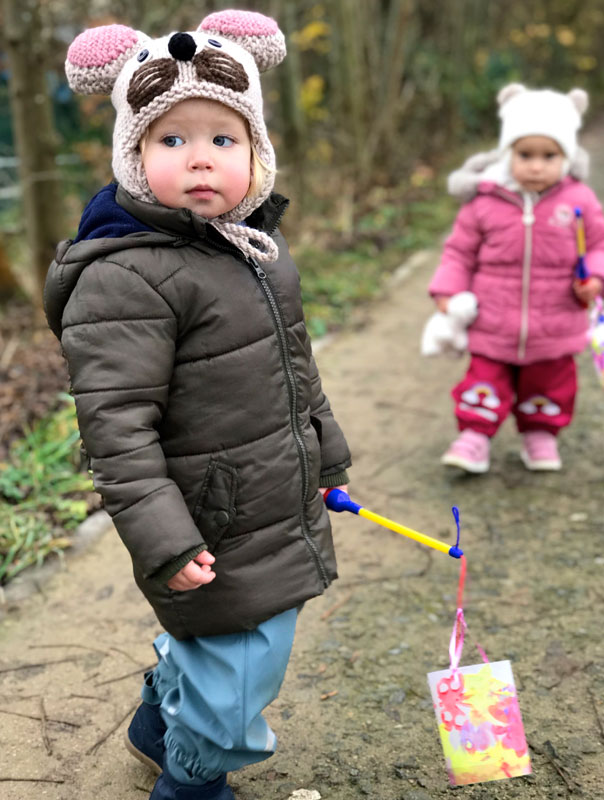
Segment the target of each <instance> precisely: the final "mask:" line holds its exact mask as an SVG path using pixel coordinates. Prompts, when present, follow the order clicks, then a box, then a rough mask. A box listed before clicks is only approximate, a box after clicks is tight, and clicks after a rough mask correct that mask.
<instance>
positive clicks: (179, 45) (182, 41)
mask: <svg viewBox="0 0 604 800" xmlns="http://www.w3.org/2000/svg"><path fill="white" fill-rule="evenodd" d="M168 50H169V51H170V55H171V56H172V58H177V59H178V60H179V61H190V60H191V59H192V58H193V56H194V55H195V51H196V50H197V45H196V44H195V39H194V38H193V37H192V36H191V34H190V33H175V34H174V35H173V36H171V37H170V41H169V42H168Z"/></svg>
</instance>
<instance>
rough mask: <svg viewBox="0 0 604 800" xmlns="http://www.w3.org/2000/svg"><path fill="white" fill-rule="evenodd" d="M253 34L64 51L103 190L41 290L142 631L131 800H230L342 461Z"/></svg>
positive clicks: (326, 528) (321, 553) (259, 732)
mask: <svg viewBox="0 0 604 800" xmlns="http://www.w3.org/2000/svg"><path fill="white" fill-rule="evenodd" d="M284 56H285V43H284V38H283V35H282V33H281V31H280V30H279V28H278V26H277V24H276V23H275V21H274V20H272V19H270V18H268V17H265V16H263V15H261V14H256V13H253V12H243V11H222V12H218V13H216V14H211V15H210V16H209V17H207V18H206V19H204V20H203V21H202V23H201V24H200V26H199V28H198V29H197V30H195V31H190V32H179V33H174V34H171V35H169V36H166V37H164V38H160V39H152V38H150V37H149V36H146V35H145V34H142V33H140V32H139V31H135V30H132V29H131V28H128V27H126V26H123V25H109V26H101V27H99V28H92V29H89V30H86V31H84V32H83V33H82V34H80V35H79V36H78V37H77V38H76V39H75V41H74V42H73V44H72V45H71V47H70V48H69V52H68V55H67V62H66V72H67V75H68V79H69V82H70V85H71V87H72V88H73V89H74V90H75V91H78V92H81V93H106V94H107V93H109V92H111V96H112V102H113V105H114V106H115V109H116V112H117V114H116V123H115V129H114V144H113V170H114V173H115V177H116V179H117V183H113V184H110V185H109V186H107V187H105V188H104V189H102V190H101V191H100V192H99V193H98V194H97V195H96V197H95V198H93V200H92V201H91V202H90V203H89V205H88V207H87V208H86V210H85V212H84V214H83V216H82V220H81V223H80V228H79V231H78V234H77V237H76V239H75V241H67V242H63V243H61V244H60V245H59V247H58V249H57V255H56V260H55V261H54V262H53V264H52V265H51V268H50V270H49V274H48V279H47V284H46V288H45V309H46V314H47V317H48V321H49V324H50V327H51V328H52V330H53V331H54V333H55V334H56V335H57V336H58V337H59V338H60V340H61V344H62V347H63V350H64V353H65V355H66V358H67V361H68V365H69V371H70V376H71V381H72V385H73V393H74V397H75V400H76V407H77V413H78V421H79V425H80V431H81V434H82V439H83V441H84V444H85V447H86V450H87V452H88V455H89V458H90V464H91V468H92V471H93V474H94V481H95V486H96V488H97V490H98V491H99V492H100V493H101V494H102V495H103V498H104V502H105V507H106V509H107V511H108V512H109V514H110V515H111V516H112V518H113V521H114V523H115V526H116V528H117V530H118V532H119V534H120V537H121V538H122V540H123V542H124V544H125V545H126V547H127V548H128V550H129V552H130V555H131V557H132V562H133V568H134V577H135V580H136V582H137V584H138V586H139V588H140V589H141V591H142V592H143V594H144V595H145V597H146V598H147V600H148V601H149V603H150V604H151V606H152V607H153V609H154V611H155V614H156V616H157V618H158V620H159V622H160V623H161V624H162V626H163V627H164V628H165V630H166V632H165V633H163V634H161V635H160V636H159V637H158V638H157V639H156V640H155V643H154V646H155V649H156V652H157V657H158V664H157V667H156V668H155V669H154V670H153V671H152V672H151V673H149V674H148V675H147V676H145V682H144V687H143V691H142V696H143V703H142V704H141V706H140V707H139V709H138V711H137V712H136V714H135V716H134V719H133V720H132V722H131V724H130V727H129V729H128V734H127V746H128V748H129V749H130V751H131V752H132V753H133V754H134V755H135V756H136V757H137V758H139V759H140V760H142V761H144V762H145V763H147V764H149V765H151V766H152V767H153V768H154V769H155V770H156V771H158V772H161V775H160V776H159V778H158V779H157V782H156V784H155V786H154V788H153V791H152V793H151V798H152V800H174V798H176V797H178V798H180V799H181V800H187V799H188V798H190V800H193V798H194V800H203V799H204V798H206V799H207V800H210V798H211V799H212V800H232V798H233V793H232V791H231V789H230V788H229V786H228V784H227V783H226V773H227V772H229V771H231V770H235V769H238V768H239V767H242V766H244V765H245V764H250V763H253V762H256V761H261V760H263V759H265V758H268V757H269V756H270V755H271V754H272V753H273V752H274V750H275V747H276V739H275V735H274V733H273V731H272V730H271V729H270V728H269V726H268V725H267V723H266V722H265V720H264V719H263V717H262V711H263V709H264V708H265V707H266V706H267V705H268V704H269V703H270V702H271V701H272V700H273V699H274V698H275V697H276V696H277V694H278V692H279V688H280V685H281V682H282V680H283V676H284V673H285V669H286V666H287V662H288V659H289V655H290V649H291V646H292V640H293V636H294V629H295V624H296V618H297V615H298V611H299V609H300V608H301V606H302V605H303V603H304V602H305V601H306V600H309V599H310V598H312V597H314V596H316V595H319V594H321V593H322V592H323V591H324V590H325V589H326V587H327V586H328V585H329V584H330V583H331V581H332V580H334V579H335V578H336V577H337V575H336V562H335V556H334V550H333V543H332V539H331V529H330V523H329V515H328V513H327V510H326V508H325V505H324V502H323V499H322V494H323V493H324V492H325V491H326V489H327V488H330V487H334V486H345V485H346V483H347V474H346V469H347V467H348V466H349V465H350V454H349V451H348V447H347V445H346V441H345V439H344V437H343V435H342V432H341V431H340V428H339V426H338V425H337V423H336V421H335V419H334V417H333V414H332V412H331V409H330V405H329V402H328V400H327V398H326V396H325V394H324V393H323V391H322V388H321V381H320V378H319V374H318V371H317V367H316V364H315V361H314V359H313V357H312V352H311V345H310V340H309V336H308V333H307V331H306V327H305V323H304V315H303V312H302V303H301V294H300V286H299V276H298V272H297V270H296V267H295V265H294V263H293V261H292V260H291V258H290V256H289V254H288V250H287V245H286V243H285V241H284V239H283V237H282V235H281V234H280V232H279V229H278V225H279V222H280V220H281V217H282V216H283V214H284V212H285V210H286V207H287V200H286V199H285V198H283V197H281V196H280V195H277V194H275V193H273V192H272V188H273V183H274V174H275V169H274V163H275V162H274V153H273V148H272V146H271V143H270V140H269V138H268V134H267V131H266V127H265V123H264V119H263V112H262V93H261V88H260V78H259V70H265V69H268V68H269V67H272V66H275V65H276V64H278V63H279V62H280V61H281V60H282V59H283V57H284Z"/></svg>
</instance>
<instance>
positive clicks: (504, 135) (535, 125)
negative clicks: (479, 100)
mask: <svg viewBox="0 0 604 800" xmlns="http://www.w3.org/2000/svg"><path fill="white" fill-rule="evenodd" d="M497 102H498V103H499V116H500V117H501V134H500V136H499V148H500V150H505V149H507V148H508V147H510V146H511V145H512V144H514V142H515V141H517V140H518V139H521V138H522V137H523V136H547V137H549V138H550V139H553V140H554V141H555V142H558V144H559V145H560V147H561V148H562V150H563V151H564V154H565V156H566V158H567V159H569V161H572V160H573V159H574V157H575V154H576V152H577V131H578V130H579V128H580V127H581V115H582V114H583V113H584V112H585V110H586V109H587V105H588V97H587V92H584V91H583V89H571V91H570V92H569V93H568V94H561V93H560V92H554V91H553V90H552V89H527V88H526V86H523V85H522V84H521V83H511V84H509V85H508V86H505V87H504V88H503V89H501V91H500V92H499V94H498V95H497Z"/></svg>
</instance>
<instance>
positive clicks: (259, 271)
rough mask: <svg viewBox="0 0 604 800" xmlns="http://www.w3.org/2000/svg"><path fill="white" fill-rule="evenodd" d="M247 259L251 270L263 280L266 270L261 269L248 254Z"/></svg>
mask: <svg viewBox="0 0 604 800" xmlns="http://www.w3.org/2000/svg"><path fill="white" fill-rule="evenodd" d="M248 261H249V263H250V264H251V266H252V267H253V270H254V272H255V273H256V275H257V276H258V279H259V280H261V281H263V280H264V279H265V278H266V272H265V271H264V270H263V269H262V267H261V266H260V264H259V263H258V262H257V261H256V259H255V258H253V257H252V256H250V257H249V258H248Z"/></svg>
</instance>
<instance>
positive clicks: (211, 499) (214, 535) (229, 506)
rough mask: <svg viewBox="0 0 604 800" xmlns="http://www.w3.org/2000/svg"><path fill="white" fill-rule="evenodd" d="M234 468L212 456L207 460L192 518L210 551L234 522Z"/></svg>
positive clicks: (235, 477)
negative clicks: (215, 459)
mask: <svg viewBox="0 0 604 800" xmlns="http://www.w3.org/2000/svg"><path fill="white" fill-rule="evenodd" d="M236 493H237V470H236V469H235V468H234V467H231V466H230V465H229V464H222V463H220V462H219V461H214V460H213V459H212V460H211V461H210V463H209V464H208V468H207V470H206V474H205V476H204V479H203V484H202V487H201V490H200V492H199V498H198V499H197V503H196V504H195V511H194V514H193V519H194V521H195V524H196V525H197V527H198V528H199V530H200V531H201V535H202V536H203V539H204V541H205V542H206V544H207V545H208V548H209V550H210V552H212V551H213V549H214V547H215V546H216V545H217V544H218V542H219V541H220V540H221V539H222V537H223V536H224V535H225V533H226V532H227V531H228V529H229V528H230V527H231V525H232V524H233V521H234V519H235V515H236V513H237V512H236V508H235V495H236Z"/></svg>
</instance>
